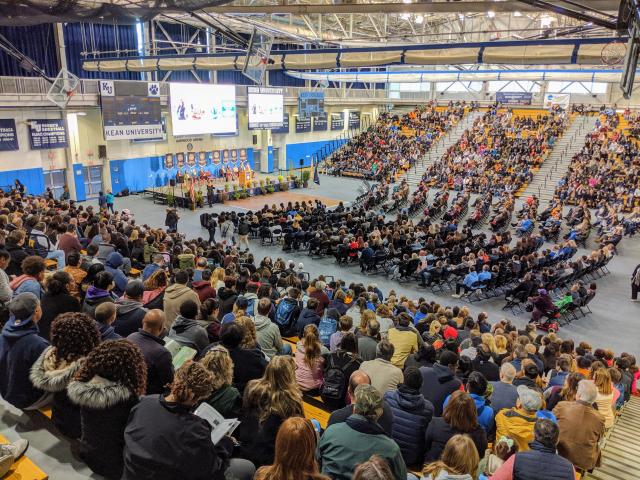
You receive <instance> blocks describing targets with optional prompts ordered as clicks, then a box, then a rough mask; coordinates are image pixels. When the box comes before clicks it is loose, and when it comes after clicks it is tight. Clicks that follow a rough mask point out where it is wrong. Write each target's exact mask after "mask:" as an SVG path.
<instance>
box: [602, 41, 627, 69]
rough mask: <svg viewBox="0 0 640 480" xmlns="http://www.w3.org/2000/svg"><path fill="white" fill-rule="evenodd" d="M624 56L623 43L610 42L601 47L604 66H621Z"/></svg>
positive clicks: (625, 53)
mask: <svg viewBox="0 0 640 480" xmlns="http://www.w3.org/2000/svg"><path fill="white" fill-rule="evenodd" d="M626 55H627V45H626V44H625V43H623V42H617V41H616V42H611V43H607V44H606V45H605V46H604V47H602V54H601V56H602V63H604V64H605V65H609V66H614V65H621V64H622V62H624V58H625V56H626Z"/></svg>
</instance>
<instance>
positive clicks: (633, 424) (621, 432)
mask: <svg viewBox="0 0 640 480" xmlns="http://www.w3.org/2000/svg"><path fill="white" fill-rule="evenodd" d="M638 458H640V398H639V397H631V399H630V400H629V402H627V404H626V405H625V406H624V409H623V411H622V415H621V416H620V418H619V419H618V420H617V422H616V423H615V425H614V426H613V428H612V429H611V432H610V433H609V436H608V438H607V440H606V442H605V446H604V449H603V450H602V465H601V466H600V467H598V468H596V469H595V470H594V471H593V472H592V473H588V474H586V475H584V476H583V480H631V479H637V478H640V464H638Z"/></svg>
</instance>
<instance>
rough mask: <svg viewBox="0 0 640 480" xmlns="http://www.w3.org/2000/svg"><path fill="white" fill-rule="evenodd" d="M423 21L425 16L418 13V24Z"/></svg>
mask: <svg viewBox="0 0 640 480" xmlns="http://www.w3.org/2000/svg"><path fill="white" fill-rule="evenodd" d="M422 22H424V17H423V16H422V15H418V16H417V17H416V23H417V24H418V25H421V24H422Z"/></svg>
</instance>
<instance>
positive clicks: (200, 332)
mask: <svg viewBox="0 0 640 480" xmlns="http://www.w3.org/2000/svg"><path fill="white" fill-rule="evenodd" d="M198 308H199V305H197V304H196V302H194V301H193V300H187V301H185V302H182V305H180V315H178V316H177V317H176V319H175V321H174V322H173V325H171V330H169V335H167V337H168V338H170V339H172V340H175V341H176V342H178V343H179V344H180V345H183V346H186V347H189V348H193V349H194V350H195V351H196V352H202V351H203V350H204V349H205V348H207V347H208V346H209V336H208V335H207V331H206V330H205V329H204V328H203V327H202V326H200V324H198V322H197V321H196V316H197V315H198Z"/></svg>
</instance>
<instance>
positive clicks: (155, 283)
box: [142, 270, 169, 310]
mask: <svg viewBox="0 0 640 480" xmlns="http://www.w3.org/2000/svg"><path fill="white" fill-rule="evenodd" d="M168 285H169V276H168V275H167V272H165V271H164V270H158V271H156V272H154V273H153V274H152V275H151V276H150V277H149V278H147V280H146V281H145V282H144V293H143V294H142V306H143V307H144V308H147V309H149V310H153V309H156V308H159V309H162V306H163V305H164V292H165V290H166V289H167V286H168Z"/></svg>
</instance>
